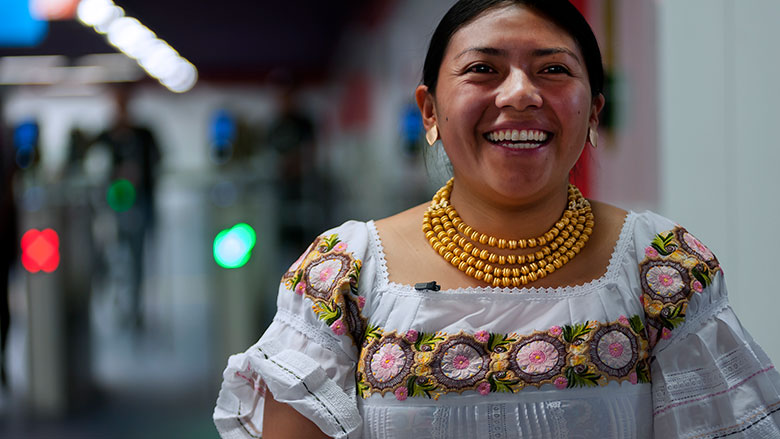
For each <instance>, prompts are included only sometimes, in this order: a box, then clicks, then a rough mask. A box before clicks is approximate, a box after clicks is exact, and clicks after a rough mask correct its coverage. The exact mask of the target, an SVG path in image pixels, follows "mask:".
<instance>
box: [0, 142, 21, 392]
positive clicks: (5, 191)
mask: <svg viewBox="0 0 780 439" xmlns="http://www.w3.org/2000/svg"><path fill="white" fill-rule="evenodd" d="M1 128H2V127H0V386H2V387H5V386H7V385H8V376H7V374H6V364H7V362H8V358H7V356H6V352H7V351H6V345H7V342H8V332H9V329H10V327H11V313H10V309H9V304H8V288H9V285H8V280H9V279H8V275H9V271H10V269H11V267H12V266H13V265H14V261H16V257H17V256H18V251H19V250H18V248H17V247H18V242H19V238H18V234H19V231H18V224H17V212H16V203H15V202H14V193H13V181H14V171H15V169H16V164H15V163H16V160H15V154H14V148H13V147H12V146H10V143H6V141H7V139H6V138H5V135H4V133H3V132H2V129H1Z"/></svg>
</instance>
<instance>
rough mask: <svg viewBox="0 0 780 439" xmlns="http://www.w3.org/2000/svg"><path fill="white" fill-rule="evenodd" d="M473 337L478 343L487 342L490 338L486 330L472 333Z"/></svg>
mask: <svg viewBox="0 0 780 439" xmlns="http://www.w3.org/2000/svg"><path fill="white" fill-rule="evenodd" d="M474 338H475V339H476V340H477V341H478V342H480V343H487V342H488V340H490V334H488V332H487V331H479V332H477V333H476V334H474Z"/></svg>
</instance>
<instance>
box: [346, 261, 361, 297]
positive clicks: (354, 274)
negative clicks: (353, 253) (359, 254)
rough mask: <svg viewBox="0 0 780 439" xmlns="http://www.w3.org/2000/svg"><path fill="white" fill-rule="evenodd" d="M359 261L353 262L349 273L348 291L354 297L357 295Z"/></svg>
mask: <svg viewBox="0 0 780 439" xmlns="http://www.w3.org/2000/svg"><path fill="white" fill-rule="evenodd" d="M360 268H361V264H360V261H355V263H354V264H353V265H352V271H351V272H350V273H349V290H350V291H351V292H352V294H354V295H356V296H357V295H358V279H360Z"/></svg>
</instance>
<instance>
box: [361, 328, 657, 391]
mask: <svg viewBox="0 0 780 439" xmlns="http://www.w3.org/2000/svg"><path fill="white" fill-rule="evenodd" d="M363 346H364V347H363V349H362V351H361V353H360V359H359V360H358V367H357V372H356V375H357V387H358V392H359V394H360V395H361V396H362V397H364V398H367V397H369V396H370V395H372V394H374V393H379V394H382V395H384V394H385V393H387V392H391V393H393V395H394V396H395V397H396V399H398V400H399V401H403V400H405V399H406V398H408V397H428V398H434V399H438V398H439V396H441V395H442V394H445V393H452V392H455V393H461V392H464V391H467V390H472V391H476V392H477V393H479V394H481V395H487V394H489V393H491V392H508V393H515V392H517V391H519V390H521V389H522V388H523V387H525V386H526V385H531V386H535V387H540V386H542V385H544V384H552V385H554V386H555V387H557V388H559V389H564V388H574V387H592V386H599V385H605V384H606V383H607V382H608V381H610V380H615V381H619V382H623V381H627V382H629V383H632V384H637V383H647V382H649V381H650V367H649V363H648V355H647V350H648V343H647V340H646V330H645V326H644V324H643V323H642V319H641V318H640V317H639V316H638V315H635V316H632V317H630V318H627V317H625V316H620V317H619V318H618V319H617V320H616V321H614V322H610V323H599V322H590V321H588V322H584V323H577V324H573V325H565V326H562V327H561V326H554V327H552V328H550V329H548V330H546V331H537V332H534V333H533V334H530V335H527V336H520V335H518V334H499V333H489V332H487V331H477V332H476V333H474V334H469V333H465V332H463V331H461V332H459V333H457V334H446V333H442V332H435V333H431V332H429V333H426V332H422V331H419V332H418V331H417V330H414V329H410V330H408V331H406V332H404V333H401V334H398V333H396V332H395V331H390V332H385V331H383V330H382V329H381V328H379V327H377V326H373V325H367V327H366V330H365V339H364V345H363Z"/></svg>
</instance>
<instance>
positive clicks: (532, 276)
mask: <svg viewBox="0 0 780 439" xmlns="http://www.w3.org/2000/svg"><path fill="white" fill-rule="evenodd" d="M528 278H529V279H531V282H535V281H536V279H538V278H539V277H538V276H537V275H536V272H531V273H528Z"/></svg>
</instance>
